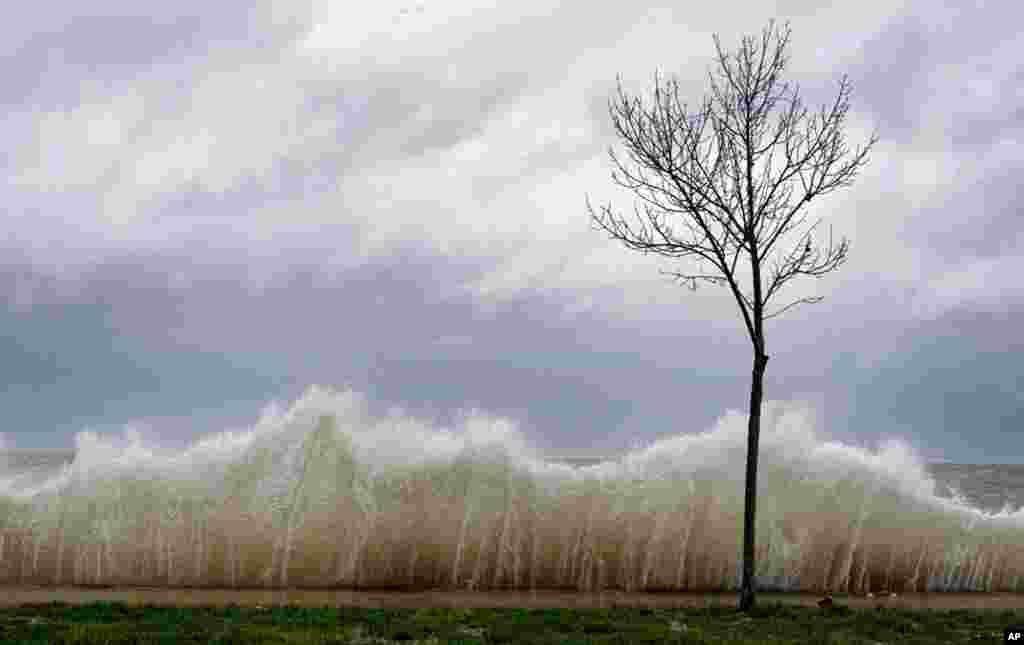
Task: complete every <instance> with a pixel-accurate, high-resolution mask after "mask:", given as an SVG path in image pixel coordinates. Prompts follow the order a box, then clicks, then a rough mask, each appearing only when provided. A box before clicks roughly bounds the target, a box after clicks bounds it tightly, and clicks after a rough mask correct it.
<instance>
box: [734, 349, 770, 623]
mask: <svg viewBox="0 0 1024 645" xmlns="http://www.w3.org/2000/svg"><path fill="white" fill-rule="evenodd" d="M767 364H768V356H766V355H765V354H764V353H763V352H761V351H759V350H755V352H754V371H753V379H752V380H751V383H750V420H749V422H748V424H747V485H746V492H745V495H744V505H743V581H742V583H741V585H740V611H748V610H750V609H752V608H753V607H754V592H755V589H754V518H755V516H756V514H757V451H758V440H759V439H760V435H761V398H762V396H763V394H764V391H763V381H764V370H765V366H767Z"/></svg>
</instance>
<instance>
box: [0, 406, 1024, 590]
mask: <svg viewBox="0 0 1024 645" xmlns="http://www.w3.org/2000/svg"><path fill="white" fill-rule="evenodd" d="M807 419H808V416H807V415H806V414H805V411H803V410H801V409H800V408H797V407H795V406H784V405H781V404H777V403H774V402H769V403H767V404H766V408H765V415H764V430H763V438H762V457H761V463H762V466H761V473H760V482H759V484H760V497H759V502H758V506H759V515H758V518H757V520H758V528H757V531H758V533H757V537H758V547H759V552H758V557H757V579H758V586H759V588H760V589H762V590H791V591H797V590H800V591H823V590H833V591H849V592H854V593H859V592H866V591H869V590H872V591H873V590H880V589H891V590H895V591H901V590H902V591H926V590H927V591H963V590H980V591H1024V509H1022V510H1020V511H1017V512H1011V511H1010V510H1009V509H1007V510H1005V511H1004V512H1002V513H997V514H992V513H985V512H982V511H980V510H978V509H974V508H970V507H968V506H966V505H964V504H962V503H960V502H958V501H952V500H948V499H944V498H940V497H937V496H936V495H935V493H934V491H935V482H934V480H932V479H930V478H929V477H928V476H927V475H926V474H925V471H924V468H923V466H922V464H921V463H920V462H919V461H918V460H916V458H914V456H913V455H911V454H910V452H909V450H908V449H907V448H906V447H905V446H903V445H902V444H899V443H890V444H888V445H886V446H884V447H883V448H882V450H881V451H880V452H879V453H878V454H871V453H869V452H867V451H866V450H863V449H861V448H854V447H850V446H845V445H842V444H839V443H834V442H833V443H825V442H821V441H819V440H817V439H816V438H815V436H814V434H813V431H812V430H811V428H810V426H809V422H808V421H807ZM745 428H746V421H745V417H744V416H743V415H741V414H739V413H735V412H730V413H729V414H727V415H726V416H725V417H723V419H721V420H720V422H719V423H718V425H717V426H716V427H715V428H714V429H713V430H711V431H710V432H707V433H704V434H701V435H679V436H676V437H672V438H670V439H666V440H662V441H659V442H658V443H656V444H653V445H651V446H649V447H647V448H645V449H639V450H635V451H633V452H631V453H630V454H628V455H627V456H626V457H624V458H623V459H621V460H619V461H616V462H606V463H602V464H599V465H596V466H591V467H587V468H573V467H570V466H566V465H561V464H552V463H548V462H546V461H544V460H543V459H541V458H538V457H537V456H536V455H535V454H533V453H531V451H530V449H529V447H528V446H527V444H526V442H525V441H523V439H522V437H521V435H519V433H518V431H517V430H516V428H515V427H514V426H513V425H512V424H511V423H509V422H507V421H502V420H493V419H489V418H487V417H485V416H483V415H479V414H472V415H468V416H466V417H465V418H464V419H463V421H462V422H461V425H460V427H459V428H458V429H457V430H455V431H453V430H436V429H433V428H431V427H429V425H427V424H425V423H421V422H418V421H416V420H411V419H408V418H405V417H403V416H401V415H400V414H399V413H397V412H396V413H393V414H392V415H390V416H389V417H387V418H384V419H376V420H374V419H370V418H369V417H368V415H367V413H366V406H365V403H364V401H363V399H362V398H361V397H359V396H357V395H356V394H353V393H352V392H350V391H346V392H340V393H339V392H334V391H331V390H323V389H319V388H311V389H310V390H309V391H308V392H307V393H306V394H305V395H304V396H303V397H302V398H301V399H300V400H299V401H297V402H296V403H295V404H294V405H293V406H292V408H291V409H290V410H288V411H287V412H281V411H280V410H279V409H278V408H277V407H276V406H271V407H270V408H269V409H268V410H267V411H266V412H265V413H264V415H263V417H262V418H261V419H260V421H259V422H258V423H257V424H256V426H254V427H253V428H252V429H250V430H248V431H246V432H243V433H230V432H226V433H223V434H220V435H216V436H213V437H211V438H208V439H205V440H202V441H200V442H198V443H196V444H194V445H192V446H191V447H190V448H188V449H187V450H185V451H183V452H178V453H172V452H168V453H165V454H158V453H157V451H156V450H155V449H153V448H147V447H145V446H144V445H143V442H142V440H141V438H140V437H139V436H138V435H137V434H132V433H131V432H129V433H128V434H127V436H126V439H127V440H126V441H122V442H120V444H119V443H118V442H116V441H114V440H110V439H101V438H100V437H98V436H97V435H95V434H93V433H89V432H85V433H81V434H80V435H79V436H78V439H77V441H78V451H77V454H76V458H75V461H74V462H73V463H72V464H70V465H69V466H68V467H66V468H65V469H64V470H63V471H61V472H60V473H56V474H53V475H52V476H51V477H49V478H48V479H46V481H44V482H42V483H39V482H38V480H34V481H33V482H32V483H31V485H26V484H25V483H24V480H21V479H19V478H18V477H14V476H10V473H3V472H0V583H6V584H39V585H67V584H74V585H145V586H169V587H185V586H189V587H238V588H241V587H282V588H283V587H291V588H301V587H334V588H363V589H365V588H405V589H424V588H442V589H478V590H489V589H531V588H532V589H578V590H588V591H591V590H601V589H620V590H626V591H654V590H680V591H682V590H692V591H711V590H719V591H721V590H735V589H737V588H738V580H739V567H740V546H741V545H740V536H741V533H742V519H743V517H742V513H743V493H742V490H743V487H742V475H743V464H744V460H745V447H744V446H745V432H746V431H745ZM5 476H6V479H5V478H4V477H5Z"/></svg>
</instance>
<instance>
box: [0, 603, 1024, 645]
mask: <svg viewBox="0 0 1024 645" xmlns="http://www.w3.org/2000/svg"><path fill="white" fill-rule="evenodd" d="M1020 624H1024V609H993V610H967V609H945V610H937V609H929V610H923V609H908V608H905V607H881V606H877V607H874V608H859V609H855V608H851V607H849V606H847V605H846V604H845V603H844V602H843V601H842V599H840V598H838V597H837V599H836V604H835V605H834V606H833V607H831V608H827V609H822V608H818V607H804V606H798V605H794V604H782V603H778V602H774V603H763V602H762V603H759V605H758V607H757V608H755V610H754V611H752V612H751V613H750V614H743V613H741V612H739V611H737V610H736V609H735V607H734V606H731V605H721V604H717V603H716V604H712V605H708V606H705V607H688V608H652V607H614V608H603V609H600V608H591V609H567V608H546V609H527V608H441V607H421V608H419V609H412V608H387V609H384V608H357V607H299V606H246V607H240V606H237V605H232V606H227V607H201V606H197V607H175V606H154V605H130V604H126V603H120V602H93V603H88V604H67V603H61V602H52V603H48V604H25V605H20V606H13V607H5V608H2V609H0V642H4V643H78V644H82V645H94V644H99V643H126V644H127V643H282V644H283V643H294V644H306V643H309V644H312V643H367V644H368V643H380V644H383V643H436V644H441V643H462V644H470V643H472V644H477V645H484V644H490V643H528V644H535V645H541V644H543V645H548V644H551V645H553V644H555V643H559V644H562V643H579V644H583V643H593V644H599V643H601V644H603V643H608V644H611V643H718V644H725V643H737V644H746V645H767V644H773V645H777V644H782V643H793V644H796V643H800V644H806V643H811V644H815V643H822V644H824V643H828V644H831V645H862V644H863V645H877V644H880V643H920V644H922V645H923V644H926V643H928V644H934V643H1000V642H1003V641H1002V638H1003V633H1004V630H1005V629H1006V628H1007V627H1009V626H1010V625H1020Z"/></svg>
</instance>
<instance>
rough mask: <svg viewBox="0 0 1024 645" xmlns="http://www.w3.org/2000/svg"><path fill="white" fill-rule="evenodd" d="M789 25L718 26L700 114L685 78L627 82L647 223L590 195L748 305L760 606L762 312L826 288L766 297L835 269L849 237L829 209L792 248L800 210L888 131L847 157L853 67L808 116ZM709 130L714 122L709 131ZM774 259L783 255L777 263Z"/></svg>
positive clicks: (656, 246)
mask: <svg viewBox="0 0 1024 645" xmlns="http://www.w3.org/2000/svg"><path fill="white" fill-rule="evenodd" d="M789 34H790V29H789V25H788V24H787V25H786V28H785V30H784V31H783V30H776V29H775V22H774V20H773V21H771V22H770V23H769V25H768V27H767V28H766V29H764V31H763V33H762V37H761V39H760V42H757V40H756V39H754V38H752V37H747V38H744V39H743V43H742V46H741V47H740V50H739V52H738V53H737V54H733V55H731V56H730V55H727V54H725V53H723V52H722V47H721V43H720V42H719V40H718V36H717V35H716V36H715V37H714V41H715V48H716V49H717V51H718V70H717V72H718V78H717V79H716V78H715V75H713V74H712V73H711V72H710V71H709V73H708V76H709V78H710V80H711V88H712V95H711V96H710V97H705V98H704V100H703V103H702V106H701V108H700V110H699V111H696V112H694V113H688V112H687V107H686V105H685V104H680V101H679V86H678V82H676V81H675V80H672V81H667V82H665V83H664V85H663V84H662V82H661V80H660V79H659V77H658V75H655V89H654V97H653V101H652V102H649V103H645V102H644V101H642V100H641V99H640V98H636V97H629V96H627V95H626V94H625V92H624V91H623V89H622V82H621V80H619V87H618V97H617V100H613V101H612V102H611V103H610V106H609V112H610V113H611V117H612V122H613V125H614V127H615V131H616V133H617V134H618V135H619V137H620V138H621V139H623V140H624V142H625V146H626V150H627V152H628V153H629V158H630V160H632V162H633V163H632V169H630V168H627V167H626V166H625V165H624V164H623V163H622V162H621V161H620V160H619V158H618V157H617V156H616V155H615V152H614V150H610V151H609V154H610V155H611V159H612V161H613V162H614V164H615V166H616V167H617V168H618V172H617V173H616V172H613V173H612V180H613V181H615V183H616V184H618V185H619V186H622V187H624V188H629V189H631V190H632V191H633V192H634V193H635V194H636V195H637V196H638V197H639V198H640V200H641V201H642V202H643V211H644V212H643V214H641V213H640V212H639V210H637V209H636V208H634V214H635V216H636V220H637V222H638V224H637V225H635V226H632V225H630V224H629V223H627V222H626V220H625V219H624V218H622V217H618V216H616V215H615V214H613V213H612V210H611V208H610V207H609V206H605V207H602V208H601V212H600V213H595V212H594V209H593V208H592V207H591V205H590V200H589V198H588V199H587V210H588V211H589V213H590V217H591V220H592V221H593V223H594V224H595V225H596V228H597V229H599V230H603V231H605V232H606V233H607V234H608V235H609V236H611V238H612V239H615V240H618V241H620V242H622V243H623V244H625V245H626V247H628V248H630V249H632V250H635V251H640V252H642V253H644V254H648V253H655V254H657V255H661V256H664V257H668V258H684V257H688V256H693V257H695V259H696V260H697V263H698V265H700V264H702V263H704V264H710V265H711V267H712V268H713V269H714V271H713V272H698V273H691V272H688V271H667V272H666V271H662V273H664V274H667V275H669V276H672V277H673V278H674V279H675V280H678V281H681V282H682V283H684V284H688V285H689V286H690V288H691V289H696V288H697V281H706V282H710V283H712V284H716V285H725V286H728V287H729V289H730V291H732V294H733V296H734V297H735V299H736V303H737V304H738V305H739V308H740V313H741V314H742V315H743V322H744V324H745V325H746V328H747V332H748V333H749V335H750V341H751V343H753V346H754V368H753V378H752V382H751V386H750V416H749V424H748V429H747V471H746V496H745V503H744V518H743V580H742V584H741V589H740V599H739V606H740V609H741V610H744V611H746V610H748V609H750V608H751V607H753V606H754V592H755V589H754V518H755V512H756V494H757V456H758V438H759V434H760V427H761V399H762V395H763V379H764V372H765V366H766V365H767V364H768V355H767V354H766V353H765V333H764V321H765V320H767V319H769V318H772V317H774V316H777V315H779V314H781V313H783V312H784V311H786V310H788V309H790V308H791V307H794V306H795V305H798V304H800V303H812V302H819V301H820V300H821V297H806V298H798V299H796V300H794V301H793V302H790V303H789V304H787V305H785V306H783V307H779V308H778V309H775V310H774V311H772V312H770V313H769V312H768V311H767V307H768V304H769V302H770V301H771V300H772V298H773V297H775V296H777V295H778V293H779V290H780V288H781V287H782V286H783V285H784V284H786V283H787V282H789V280H790V279H792V278H795V277H797V276H802V275H803V276H815V277H819V276H822V275H824V274H826V273H828V272H830V271H833V270H834V269H837V268H839V266H841V265H842V263H843V262H844V261H845V259H846V255H847V252H848V251H849V243H848V242H847V240H846V239H843V240H842V241H841V242H840V243H839V244H838V245H836V246H833V244H832V240H831V235H830V236H829V243H828V246H827V247H824V248H819V247H818V246H816V245H815V243H814V241H813V240H812V239H811V232H812V231H813V230H814V228H816V227H817V225H818V223H820V219H819V220H818V222H815V223H814V225H812V226H810V227H808V228H807V229H806V230H805V232H803V233H802V234H798V235H797V236H796V239H795V240H794V239H793V237H790V238H789V243H790V246H789V248H788V249H787V250H785V251H783V250H782V247H783V245H784V244H786V242H785V241H784V236H785V235H786V234H787V233H790V232H791V231H793V230H794V229H797V228H798V227H801V225H803V224H804V221H805V219H806V217H803V216H802V217H799V218H797V217H796V216H797V213H798V212H799V211H800V210H801V208H803V207H804V205H806V204H808V203H810V201H811V199H812V198H815V197H819V196H821V195H824V194H826V193H829V192H831V191H833V190H835V189H837V188H840V187H842V186H847V185H850V184H851V183H852V180H853V179H854V177H855V176H856V174H857V171H858V169H859V168H860V167H861V166H863V165H864V164H865V163H866V159H867V153H868V150H869V149H870V148H871V146H873V145H874V144H875V142H877V140H878V137H877V135H875V134H872V136H871V138H870V140H869V142H868V143H867V145H866V146H865V147H864V148H863V149H859V150H857V151H856V152H855V153H854V154H853V155H852V156H851V157H850V158H849V159H846V160H844V158H846V157H847V153H848V150H847V148H846V146H845V139H844V137H843V134H842V125H843V121H844V119H845V117H846V113H847V111H848V109H849V101H848V99H849V94H850V85H849V83H848V82H847V79H846V77H845V76H844V77H843V78H842V80H841V81H840V83H839V96H838V97H837V98H836V100H835V102H834V103H833V104H832V106H831V108H829V107H828V106H825V107H823V108H822V110H821V113H820V114H816V115H814V116H813V117H811V118H810V119H808V112H807V110H806V109H804V108H802V107H801V106H802V102H801V101H800V99H799V97H798V93H797V90H796V89H795V88H794V89H793V91H792V93H791V94H790V93H788V92H787V90H788V89H789V86H788V84H786V83H782V84H781V85H780V83H779V76H780V74H781V72H782V71H783V70H784V69H785V67H786V64H787V62H788V59H787V57H786V50H787V45H788V43H789ZM773 35H774V36H775V39H774V43H773V42H772V36H773ZM777 106H778V107H780V108H781V109H780V111H779V112H780V113H779V116H778V119H777V121H776V123H775V124H774V127H770V123H769V119H768V117H769V115H770V114H771V113H772V112H773V111H774V110H775V109H776V107H777ZM709 125H710V128H708V126H709ZM706 130H710V132H707V136H705V132H706ZM777 157H782V159H777ZM773 162H778V164H777V165H778V166H780V167H779V168H776V164H775V163H773ZM794 191H797V192H796V195H795V196H794ZM670 216H671V217H673V218H674V217H676V216H678V223H680V224H682V225H683V226H685V228H686V229H687V230H688V231H689V235H687V236H680V234H679V233H680V231H679V230H678V229H677V228H676V227H675V226H674V223H673V222H670V221H669V220H670ZM769 258H772V259H773V260H774V261H773V263H772V265H771V267H770V270H769V267H768V266H767V261H768V260H769ZM741 259H742V260H744V261H746V262H749V264H750V269H751V277H750V281H751V284H750V287H751V289H750V291H745V290H744V288H745V287H747V285H746V284H744V281H743V280H742V279H741V276H739V275H738V274H737V266H739V265H740V260H741Z"/></svg>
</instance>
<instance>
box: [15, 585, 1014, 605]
mask: <svg viewBox="0 0 1024 645" xmlns="http://www.w3.org/2000/svg"><path fill="white" fill-rule="evenodd" d="M820 599H821V596H820V595H818V594H802V593H767V592H765V593H760V594H758V603H759V604H760V603H763V604H771V603H776V602H780V603H785V604H793V605H799V606H807V607H814V606H816V605H817V602H818V601H819V600H820ZM834 600H835V602H836V604H839V605H846V606H849V607H851V608H864V607H868V608H870V607H905V608H911V609H994V610H999V609H1017V610H1024V594H1020V593H1016V594H1014V593H917V594H906V595H902V594H901V595H898V596H896V597H885V598H882V597H875V598H866V597H863V596H849V595H842V594H837V595H836V596H834ZM54 601H60V602H66V603H70V604H82V603H91V602H98V601H105V602H121V603H125V604H128V605H146V604H151V605H172V606H179V607H180V606H200V605H201V606H226V605H230V604H235V605H239V606H248V607H256V606H262V607H268V606H274V605H298V606H305V607H323V606H331V607H338V606H351V607H364V608H413V609H418V608H422V607H466V608H469V607H524V608H545V607H572V608H580V609H584V608H612V607H652V608H654V607H658V608H671V607H704V606H707V605H715V604H719V605H727V606H735V604H736V602H737V595H736V594H735V593H625V592H604V593H572V592H562V591H536V592H529V591H526V592H502V591H496V592H473V591H422V592H401V591H327V590H294V589H293V590H266V589H244V590H236V589H158V588H117V589H83V588H76V587H56V588H55V587H0V606H3V607H11V606H18V605H23V604H36V603H48V602H54Z"/></svg>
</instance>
